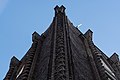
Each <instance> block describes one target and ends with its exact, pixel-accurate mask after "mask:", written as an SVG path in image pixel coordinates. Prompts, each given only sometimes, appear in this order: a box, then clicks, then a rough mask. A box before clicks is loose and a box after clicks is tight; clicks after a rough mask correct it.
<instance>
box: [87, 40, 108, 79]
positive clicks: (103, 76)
mask: <svg viewBox="0 0 120 80" xmlns="http://www.w3.org/2000/svg"><path fill="white" fill-rule="evenodd" d="M89 46H90V48H91V51H92V53H93V57H94V60H95V63H96V67H97V69H98V72H99V74H100V78H101V80H107V79H108V78H107V75H106V74H105V69H104V66H102V62H101V60H100V55H99V52H98V50H97V49H96V48H95V46H94V43H93V42H92V41H90V42H89Z"/></svg>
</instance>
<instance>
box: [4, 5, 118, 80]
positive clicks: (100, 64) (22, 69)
mask: <svg viewBox="0 0 120 80" xmlns="http://www.w3.org/2000/svg"><path fill="white" fill-rule="evenodd" d="M54 10H55V17H54V18H53V21H52V23H51V25H50V27H49V28H48V29H47V30H46V31H45V32H44V33H43V34H41V35H39V34H38V33H37V32H34V33H33V34H32V45H31V47H30V49H29V50H28V52H27V53H26V54H25V55H24V57H23V58H22V59H21V60H18V59H17V58H16V57H12V59H11V62H10V67H9V71H8V72H7V74H6V76H5V78H4V80H120V61H119V58H118V55H117V54H116V53H114V54H113V55H112V56H111V57H108V56H106V55H105V54H104V53H103V52H102V51H101V50H100V49H99V48H98V47H97V46H96V45H95V44H94V42H93V40H92V34H93V32H92V31H91V30H88V31H87V32H86V33H85V34H83V33H82V32H81V31H80V30H78V28H77V27H74V25H73V24H72V23H71V22H70V20H69V19H68V17H67V16H66V14H65V7H64V6H61V7H59V6H56V7H55V8H54Z"/></svg>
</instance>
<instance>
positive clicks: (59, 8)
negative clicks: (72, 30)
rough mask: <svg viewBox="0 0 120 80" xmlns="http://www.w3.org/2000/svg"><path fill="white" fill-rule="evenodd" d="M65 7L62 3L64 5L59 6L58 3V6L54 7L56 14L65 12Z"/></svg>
mask: <svg viewBox="0 0 120 80" xmlns="http://www.w3.org/2000/svg"><path fill="white" fill-rule="evenodd" d="M65 9H66V8H65V7H64V6H63V5H62V6H60V7H59V6H58V5H56V7H55V8H54V10H55V14H57V13H65Z"/></svg>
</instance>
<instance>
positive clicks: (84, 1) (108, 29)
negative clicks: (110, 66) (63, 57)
mask: <svg viewBox="0 0 120 80" xmlns="http://www.w3.org/2000/svg"><path fill="white" fill-rule="evenodd" d="M56 5H59V6H60V5H64V6H65V7H66V14H67V16H68V18H69V19H70V20H71V22H72V23H73V24H74V25H75V26H77V25H80V27H79V29H80V31H82V32H83V33H85V32H86V31H87V30H88V29H91V30H92V31H93V41H94V43H95V44H96V45H97V46H98V47H99V48H100V49H101V50H102V51H103V52H104V53H105V54H106V55H108V56H111V55H112V54H113V53H114V52H116V53H118V54H120V43H119V42H120V0H43V1H42V0H0V80H2V79H3V78H4V76H5V74H6V72H7V71H8V69H9V63H10V59H11V58H12V56H16V57H17V58H18V59H21V58H22V57H23V55H24V54H25V53H26V52H27V51H28V49H29V48H30V46H31V43H32V38H31V35H32V33H33V32H34V31H37V32H38V33H39V34H41V33H42V32H44V31H45V30H46V29H47V28H48V27H49V25H50V23H51V22H52V20H53V17H54V7H55V6H56ZM81 24H82V25H81Z"/></svg>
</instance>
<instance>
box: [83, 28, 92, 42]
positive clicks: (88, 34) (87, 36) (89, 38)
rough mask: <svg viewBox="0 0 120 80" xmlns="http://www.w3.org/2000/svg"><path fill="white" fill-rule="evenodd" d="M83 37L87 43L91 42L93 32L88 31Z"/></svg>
mask: <svg viewBox="0 0 120 80" xmlns="http://www.w3.org/2000/svg"><path fill="white" fill-rule="evenodd" d="M84 35H85V37H86V38H87V39H88V40H89V41H92V35H93V32H92V31H91V30H90V29H88V31H87V32H86V33H85V34H84Z"/></svg>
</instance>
